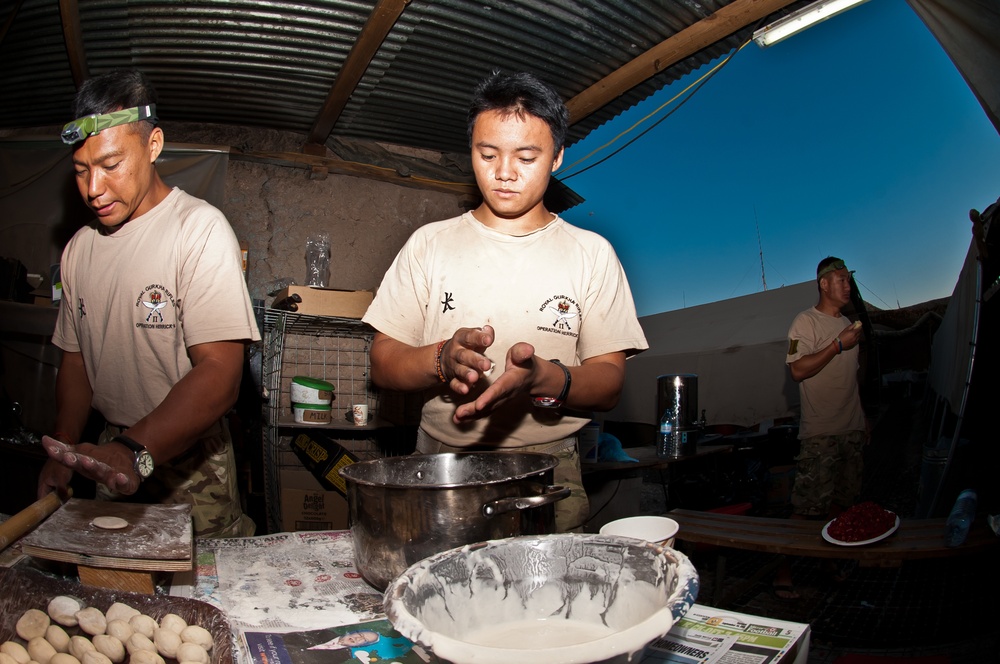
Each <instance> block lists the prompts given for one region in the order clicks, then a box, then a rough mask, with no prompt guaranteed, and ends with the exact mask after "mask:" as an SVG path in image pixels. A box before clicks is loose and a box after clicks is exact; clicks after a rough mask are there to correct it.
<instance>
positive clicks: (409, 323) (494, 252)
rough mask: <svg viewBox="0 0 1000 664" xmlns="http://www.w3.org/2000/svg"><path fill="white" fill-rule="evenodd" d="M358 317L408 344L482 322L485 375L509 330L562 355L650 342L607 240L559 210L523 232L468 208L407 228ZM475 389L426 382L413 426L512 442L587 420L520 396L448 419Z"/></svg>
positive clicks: (573, 357)
mask: <svg viewBox="0 0 1000 664" xmlns="http://www.w3.org/2000/svg"><path fill="white" fill-rule="evenodd" d="M363 320H364V321H365V322H366V323H368V324H370V325H371V326H372V327H374V328H375V329H377V330H379V331H380V332H382V333H384V334H386V335H388V336H390V337H392V338H393V339H396V340H398V341H401V342H403V343H405V344H409V345H411V346H425V345H427V344H430V343H434V342H436V341H440V340H442V339H447V338H449V337H451V336H452V335H453V334H454V332H455V330H457V329H458V328H460V327H481V326H483V325H486V324H489V325H492V326H493V328H494V330H495V331H496V339H495V341H494V343H493V345H492V346H491V347H490V348H488V349H487V350H486V355H487V356H488V357H490V358H491V359H492V360H493V361H494V362H495V363H496V366H497V368H496V370H495V371H494V372H493V373H492V374H491V375H490V376H489V378H488V379H487V381H490V382H492V381H494V380H496V379H497V378H498V377H499V376H500V375H501V374H502V373H503V370H504V359H505V354H506V352H507V349H508V348H510V347H511V346H512V345H513V344H515V343H517V342H519V341H527V342H530V343H531V344H533V345H534V346H535V354H536V355H538V356H539V357H543V358H545V359H559V360H560V361H561V362H563V363H564V364H566V365H568V366H575V365H579V364H580V362H581V361H582V360H585V359H587V358H590V357H595V356H597V355H603V354H605V353H612V352H616V351H625V352H626V353H627V354H628V355H634V354H635V353H638V352H639V351H641V350H644V349H646V348H648V347H649V345H648V344H647V343H646V338H645V336H644V334H643V331H642V327H641V326H640V325H639V321H638V318H637V317H636V313H635V304H634V302H633V300H632V292H631V290H630V289H629V285H628V281H627V279H626V278H625V272H624V270H623V269H622V267H621V264H620V263H619V261H618V257H617V256H616V255H615V252H614V249H613V248H612V247H611V244H610V243H608V241H607V240H605V239H604V238H603V237H601V236H600V235H598V234H596V233H593V232H591V231H587V230H584V229H581V228H577V227H575V226H573V225H571V224H568V223H566V222H565V221H564V220H563V219H561V218H559V217H556V218H555V219H554V220H553V221H552V222H551V223H549V224H548V225H547V226H545V227H544V228H541V229H539V230H537V231H535V232H533V233H530V234H528V235H524V236H511V235H505V234H503V233H498V232H496V231H494V230H492V229H490V228H488V227H486V226H484V225H483V224H481V223H480V222H479V221H477V220H476V219H475V217H473V216H472V215H471V214H469V213H466V214H464V215H462V216H460V217H455V218H453V219H448V220H445V221H439V222H434V223H430V224H427V225H425V226H422V227H420V228H418V229H417V230H416V231H415V232H414V233H413V235H412V236H410V238H409V240H407V242H406V244H405V245H404V246H403V248H402V249H401V250H400V252H399V254H398V255H397V256H396V259H395V260H394V261H393V263H392V265H391V266H390V268H389V270H388V272H386V275H385V277H384V279H383V281H382V285H381V286H380V287H379V289H378V294H377V296H376V297H375V300H374V302H372V304H371V306H370V307H369V308H368V311H367V313H366V314H365V316H364V318H363ZM482 389H485V387H484V388H482ZM571 389H572V388H571ZM478 394H479V391H478V390H477V391H474V392H473V394H471V395H468V396H467V397H465V398H464V399H463V398H462V397H459V396H458V395H456V394H454V393H452V392H450V391H449V390H448V389H447V388H446V387H445V386H443V385H442V386H441V387H439V388H437V389H435V390H431V391H429V392H428V394H427V400H426V401H425V403H424V407H423V411H422V413H421V419H420V426H421V428H423V429H424V430H425V431H426V432H427V433H428V434H430V435H431V436H432V437H433V438H435V439H436V440H438V441H440V442H442V443H445V444H447V445H452V446H455V447H468V446H471V445H489V446H494V447H523V446H525V445H536V444H540V443H548V442H552V441H555V440H559V439H561V438H565V437H567V436H570V435H572V434H574V433H575V432H576V431H577V430H579V429H580V427H582V426H583V425H584V424H586V423H587V422H588V421H589V418H588V417H576V416H571V415H566V414H564V413H563V412H562V411H561V410H560V409H547V408H535V407H533V406H532V405H531V402H530V400H529V399H523V400H514V401H511V402H508V403H507V404H505V405H504V406H503V407H501V408H500V409H498V410H497V411H495V412H494V413H492V414H491V415H490V416H489V417H487V418H484V419H482V420H478V421H476V422H474V423H470V424H468V425H463V426H461V427H459V426H456V425H455V424H454V423H452V421H451V418H452V415H453V414H454V411H455V408H456V405H457V404H458V403H460V402H461V401H464V400H472V399H475V398H476V396H477V395H478ZM553 396H555V395H553Z"/></svg>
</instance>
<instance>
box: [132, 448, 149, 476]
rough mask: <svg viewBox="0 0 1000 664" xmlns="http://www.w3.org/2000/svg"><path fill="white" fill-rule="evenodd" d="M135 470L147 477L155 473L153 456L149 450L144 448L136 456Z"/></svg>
mask: <svg viewBox="0 0 1000 664" xmlns="http://www.w3.org/2000/svg"><path fill="white" fill-rule="evenodd" d="M135 472H136V473H138V474H139V477H141V478H142V479H146V478H147V477H149V476H150V475H152V474H153V456H152V455H151V454H150V453H149V451H148V450H143V451H141V452H139V453H138V454H136V456H135Z"/></svg>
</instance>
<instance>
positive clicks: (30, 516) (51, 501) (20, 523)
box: [0, 491, 62, 551]
mask: <svg viewBox="0 0 1000 664" xmlns="http://www.w3.org/2000/svg"><path fill="white" fill-rule="evenodd" d="M60 505H62V500H60V499H59V494H58V492H56V491H53V492H52V493H50V494H48V495H46V496H45V497H44V498H39V499H38V500H36V501H35V502H33V503H31V504H30V505H28V506H27V507H25V508H24V509H23V510H21V511H20V512H18V513H17V514H15V515H14V516H12V517H10V518H9V519H7V520H6V521H4V522H3V523H0V551H3V550H4V549H6V548H7V547H8V546H10V545H11V544H13V543H14V542H16V541H17V540H18V539H19V538H20V537H21V535H24V534H25V533H26V532H28V531H29V530H31V529H32V528H34V527H35V526H37V525H38V524H40V523H41V522H42V521H45V519H46V518H48V516H49V515H50V514H52V513H53V512H55V511H56V510H57V509H59V506H60Z"/></svg>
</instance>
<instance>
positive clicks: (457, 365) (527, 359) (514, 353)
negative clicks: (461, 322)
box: [441, 325, 537, 424]
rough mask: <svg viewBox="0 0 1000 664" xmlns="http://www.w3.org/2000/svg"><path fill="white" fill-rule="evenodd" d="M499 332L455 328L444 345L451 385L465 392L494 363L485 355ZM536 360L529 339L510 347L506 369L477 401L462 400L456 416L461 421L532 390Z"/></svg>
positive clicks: (488, 328) (443, 362)
mask: <svg viewBox="0 0 1000 664" xmlns="http://www.w3.org/2000/svg"><path fill="white" fill-rule="evenodd" d="M495 339H496V335H495V333H494V330H493V327H492V326H490V325H484V326H483V327H481V328H475V327H463V328H459V329H458V330H456V331H455V334H454V335H452V337H451V339H450V340H449V341H448V343H446V344H445V345H444V346H443V347H442V349H441V371H442V373H443V374H444V376H445V378H446V379H447V383H448V387H449V388H450V389H451V390H452V391H453V392H455V393H457V394H462V395H466V394H469V393H470V392H472V390H473V389H475V386H476V384H477V383H479V381H481V380H484V378H485V374H486V373H487V372H489V371H490V370H491V368H492V367H493V361H492V360H490V358H489V357H487V356H486V349H487V348H489V347H490V346H492V345H493V342H494V340H495ZM536 370H537V363H536V362H535V347H534V346H532V345H531V344H529V343H528V342H526V341H519V342H518V343H516V344H514V345H513V346H511V347H510V348H509V349H507V355H506V357H505V358H504V372H503V374H501V375H500V376H499V377H498V378H497V379H496V380H494V381H493V384H491V385H490V386H489V387H487V388H486V389H485V390H483V392H482V394H480V395H479V396H478V397H476V399H475V401H470V402H468V403H464V404H461V405H460V406H458V408H456V409H455V414H454V416H453V418H452V419H453V420H454V422H455V424H461V423H463V422H468V421H470V420H475V419H479V418H481V417H484V416H486V415H489V414H490V413H491V412H492V411H493V410H495V409H496V408H497V407H499V406H500V405H502V404H504V403H506V402H507V401H510V400H511V399H513V398H515V397H517V396H519V395H522V394H528V393H530V390H531V387H532V385H533V384H534V380H535V372H536Z"/></svg>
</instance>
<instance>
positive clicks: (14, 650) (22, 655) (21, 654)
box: [0, 641, 31, 664]
mask: <svg viewBox="0 0 1000 664" xmlns="http://www.w3.org/2000/svg"><path fill="white" fill-rule="evenodd" d="M0 652H2V653H3V654H5V655H9V656H10V657H13V658H14V659H15V660H16V661H17V664H28V662H30V661H31V655H29V654H28V651H27V650H25V648H24V646H22V645H21V644H20V643H18V642H17V641H4V642H3V643H2V644H0Z"/></svg>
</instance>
